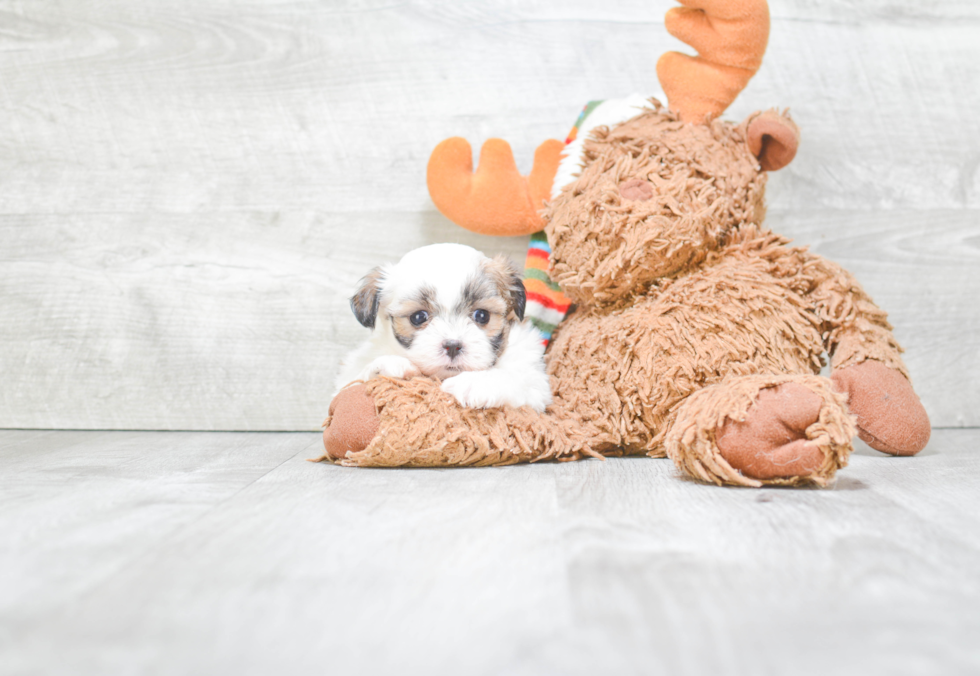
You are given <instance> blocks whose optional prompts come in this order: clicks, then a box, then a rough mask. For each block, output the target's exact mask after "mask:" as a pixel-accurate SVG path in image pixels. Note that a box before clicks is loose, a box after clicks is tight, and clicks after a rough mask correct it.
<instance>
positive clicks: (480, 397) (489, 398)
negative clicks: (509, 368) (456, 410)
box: [441, 371, 501, 408]
mask: <svg viewBox="0 0 980 676" xmlns="http://www.w3.org/2000/svg"><path fill="white" fill-rule="evenodd" d="M488 381H492V379H491V378H487V373H486V372H485V371H466V372H464V373H460V374H459V375H456V376H453V377H452V378H448V379H446V380H444V381H443V382H442V386H441V387H442V391H443V392H448V393H449V394H451V395H453V396H454V397H456V401H458V402H459V403H460V404H461V405H463V406H466V407H468V408H491V407H493V406H500V405H501V403H500V402H498V401H497V397H496V393H495V392H494V391H493V390H495V389H496V388H495V387H493V383H492V382H488Z"/></svg>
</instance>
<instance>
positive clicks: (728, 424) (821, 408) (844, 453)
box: [665, 374, 854, 487]
mask: <svg viewBox="0 0 980 676" xmlns="http://www.w3.org/2000/svg"><path fill="white" fill-rule="evenodd" d="M853 436H854V421H853V417H852V416H851V415H850V414H849V413H848V410H847V405H846V397H845V396H844V395H842V394H840V393H838V392H835V391H834V389H833V387H832V385H831V382H830V381H829V380H828V379H827V378H822V377H820V376H812V375H805V374H801V375H773V376H767V375H751V376H733V377H730V378H728V379H726V380H724V381H722V382H720V383H716V384H714V385H710V386H708V387H706V388H704V389H702V390H699V391H697V392H695V393H694V394H692V395H691V396H690V397H688V398H687V399H686V400H685V401H684V402H683V403H682V404H681V405H680V406H679V407H678V410H677V414H676V417H675V418H674V420H673V422H672V424H671V427H670V430H669V431H668V433H667V436H666V439H665V446H666V449H667V455H668V456H669V457H670V458H671V459H673V461H674V463H675V464H676V465H677V466H678V468H680V469H681V470H683V471H684V472H686V473H688V474H690V475H691V476H693V477H694V478H697V479H700V480H702V481H708V482H712V483H716V484H718V485H722V484H729V485H735V486H754V487H758V486H762V485H766V484H775V485H800V484H807V483H811V484H816V485H818V486H825V485H827V483H829V481H830V480H831V479H832V478H833V477H834V475H835V473H836V472H837V470H838V469H840V468H841V467H844V466H845V465H846V464H847V458H848V456H849V455H850V453H851V449H852V446H851V438H852V437H853Z"/></svg>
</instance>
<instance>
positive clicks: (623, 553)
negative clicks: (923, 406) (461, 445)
mask: <svg viewBox="0 0 980 676" xmlns="http://www.w3.org/2000/svg"><path fill="white" fill-rule="evenodd" d="M319 450H320V439H319V435H317V434H307V433H266V434H262V433H213V432H211V433H208V432H188V433H178V432H44V431H17V430H9V431H0V465H2V466H3V468H4V471H3V473H2V475H0V673H2V674H4V675H6V674H35V673H38V674H40V673H64V674H73V675H82V674H181V675H185V674H273V673H277V674H307V673H310V674H314V673H315V674H331V675H335V674H375V673H379V674H453V675H457V674H458V675H462V674H466V675H470V674H640V673H663V674H701V673H704V674H712V675H716V674H791V673H794V674H795V673H798V674H828V673H833V674H861V675H862V676H868V675H869V674H970V673H973V674H976V673H978V672H980V641H978V639H977V637H978V636H980V610H978V608H980V472H978V470H980V430H977V429H965V430H964V429H960V430H937V431H936V432H935V434H934V437H933V440H932V442H931V443H930V445H929V447H928V448H927V449H926V450H925V451H924V452H923V453H922V454H921V455H920V456H919V457H917V458H889V457H885V456H883V455H880V454H878V453H875V452H874V451H871V450H869V449H868V448H867V447H864V446H862V447H861V448H859V449H858V451H857V452H856V453H855V455H854V456H853V457H852V461H851V465H850V466H849V467H848V468H846V469H845V470H844V471H843V472H842V473H841V475H840V478H839V480H838V482H837V484H836V486H835V487H834V488H832V489H827V490H778V489H767V490H739V489H719V488H714V487H711V486H703V485H699V484H694V483H691V482H689V481H685V480H683V479H681V478H680V477H679V476H678V475H677V473H676V472H675V471H674V469H673V467H672V466H671V464H670V463H669V462H668V461H665V460H650V459H645V458H639V459H623V460H608V461H605V462H600V461H594V460H593V461H586V462H577V463H566V464H542V465H533V466H519V467H509V468H503V469H462V470H364V469H349V468H341V467H334V466H330V465H324V464H312V463H308V462H305V459H306V458H309V457H313V456H315V455H317V454H318V453H319Z"/></svg>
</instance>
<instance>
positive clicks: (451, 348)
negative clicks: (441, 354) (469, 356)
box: [442, 340, 463, 359]
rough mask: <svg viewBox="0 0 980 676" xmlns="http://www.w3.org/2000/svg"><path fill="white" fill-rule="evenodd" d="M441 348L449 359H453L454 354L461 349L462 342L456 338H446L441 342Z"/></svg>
mask: <svg viewBox="0 0 980 676" xmlns="http://www.w3.org/2000/svg"><path fill="white" fill-rule="evenodd" d="M442 348H443V349H444V350H445V351H446V354H448V355H449V358H450V359H455V358H456V355H457V354H459V353H460V352H462V351H463V344H462V343H461V342H459V341H458V340H447V341H446V342H444V343H443V344H442Z"/></svg>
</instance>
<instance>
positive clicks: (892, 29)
mask: <svg viewBox="0 0 980 676" xmlns="http://www.w3.org/2000/svg"><path fill="white" fill-rule="evenodd" d="M771 4H772V14H773V28H772V37H771V40H770V46H769V51H768V54H767V58H766V61H765V64H764V66H763V68H762V70H761V71H760V73H759V74H758V75H757V76H756V78H755V79H754V80H753V81H752V83H751V84H750V85H749V87H748V88H747V90H746V91H745V92H743V94H742V96H741V97H740V98H739V100H738V101H737V102H736V103H735V105H733V106H732V108H731V109H730V111H729V116H730V117H731V118H733V119H740V118H742V117H743V116H745V115H746V114H748V113H749V112H751V111H752V110H755V109H759V108H764V107H770V106H780V107H786V106H788V107H790V108H791V109H792V113H793V115H794V117H795V118H796V119H797V120H798V122H799V123H800V124H801V126H802V129H803V145H802V148H801V150H800V154H799V156H798V158H797V160H796V161H795V162H794V163H793V165H791V167H789V168H788V169H787V170H784V171H783V172H780V173H777V174H775V175H774V176H773V177H772V180H771V182H770V186H771V188H770V193H769V197H770V205H771V210H770V224H771V225H772V227H773V228H774V229H776V230H777V231H780V232H783V233H784V234H787V235H789V236H791V237H794V238H795V239H796V240H797V241H798V242H803V243H809V244H811V245H813V246H814V248H816V249H817V250H818V251H820V252H821V253H824V254H826V255H827V256H829V257H831V258H834V259H835V260H837V261H839V262H841V263H843V264H844V265H846V266H847V267H848V268H850V269H851V270H852V271H854V272H855V273H856V274H857V275H858V277H859V279H860V280H861V281H862V282H863V284H864V285H865V286H866V287H867V288H868V290H869V291H870V292H871V293H872V295H873V296H874V297H875V298H876V300H878V302H879V303H880V304H881V305H882V306H883V307H885V308H886V309H887V310H888V311H889V312H890V313H891V316H892V318H893V320H894V323H895V325H896V333H897V335H898V337H899V340H900V341H901V342H902V343H903V344H904V345H905V346H906V348H907V350H908V354H907V361H908V363H909V366H910V368H911V370H912V374H913V377H914V380H915V382H916V385H917V388H918V390H919V392H920V394H921V395H922V397H923V399H924V401H925V404H926V407H927V408H928V410H929V413H930V415H931V416H932V419H933V422H934V423H935V424H936V425H937V426H953V427H956V426H977V425H980V300H978V298H980V115H978V114H977V111H978V110H980V3H976V2H970V1H968V0H959V1H958V2H957V1H953V2H943V3H935V2H930V3H923V2H917V1H915V0H874V1H872V2H868V1H866V0H836V1H833V2H823V1H821V2H817V1H816V0H787V1H780V0H773V2H772V3H771ZM670 6H671V3H670V2H668V1H667V0H656V1H653V2H651V1H650V0H644V1H642V2H641V1H639V0H636V1H627V2H617V3H598V2H585V1H584V0H574V1H569V0H541V1H538V2H514V1H511V2H484V1H479V2H460V1H459V0H442V1H430V2H410V3H395V4H392V3H389V2H382V1H380V0H363V1H333V0H326V1H320V2H311V1H301V0H270V1H268V2H245V1H241V0H187V1H177V0H173V1H169V2H149V1H147V2H134V1H131V0H72V1H71V2H58V1H56V0H30V1H26V0H25V1H17V0H5V1H2V2H0V374H2V384H3V386H2V387H0V427H26V428H81V429H90V428H105V429H195V430H208V429H221V430H302V429H315V428H316V427H317V426H318V425H319V423H320V421H321V420H322V418H323V415H324V413H325V411H326V406H327V402H328V399H329V394H330V392H329V387H330V383H331V381H332V378H333V375H334V372H335V368H336V365H337V361H338V359H339V358H340V357H341V355H343V354H344V353H345V352H346V351H347V350H349V349H350V348H351V347H352V346H353V345H354V344H355V343H356V342H357V341H358V340H360V339H361V337H362V331H363V329H361V328H360V327H359V326H358V325H357V324H356V322H355V321H354V320H353V317H352V316H351V315H350V312H349V310H348V308H347V300H346V299H347V297H348V296H349V295H350V293H351V290H352V286H353V284H354V282H355V281H356V279H357V278H358V277H360V276H361V275H362V274H363V273H364V272H365V271H366V270H367V269H368V268H370V267H372V266H373V265H375V264H378V263H381V262H385V261H390V260H394V259H396V258H397V257H398V256H400V255H401V254H402V253H403V252H405V251H407V250H409V249H411V248H413V247H416V246H420V245H423V244H426V243H430V242H436V241H444V240H455V241H462V242H466V243H469V244H472V245H474V246H477V247H479V248H483V249H485V250H487V251H506V252H508V253H510V254H512V255H513V256H514V257H515V258H518V259H520V258H522V251H523V248H524V242H523V241H522V240H520V239H513V240H502V239H491V238H485V237H479V236H476V235H472V234H469V233H467V232H464V231H462V230H460V229H458V228H456V227H455V226H453V225H451V224H450V223H449V222H448V221H446V220H445V219H444V218H443V217H442V216H441V215H439V214H438V213H437V212H436V211H435V209H434V207H433V206H432V204H431V203H430V201H429V199H428V196H427V193H426V190H425V181H424V175H425V163H426V160H427V158H428V154H429V151H430V150H431V148H432V147H433V146H434V145H435V144H436V143H437V142H438V141H440V140H441V139H442V138H445V137H447V136H452V135H462V136H465V137H467V138H468V139H470V141H471V142H472V143H473V144H474V145H476V146H478V145H479V144H480V143H481V142H482V141H483V140H485V139H486V138H488V137H490V136H502V137H505V138H507V139H508V140H509V141H510V142H511V143H512V145H513V146H514V149H515V153H516V155H517V158H518V162H519V164H520V165H521V166H522V168H524V169H525V170H527V169H528V163H529V161H530V158H531V155H532V153H533V149H534V147H535V146H536V144H537V143H539V142H540V141H542V140H543V139H545V138H549V137H554V138H562V137H563V136H564V134H565V133H566V132H567V130H568V128H569V126H570V125H571V123H572V122H573V121H574V118H575V116H576V115H577V113H578V111H579V109H580V108H581V106H582V105H583V104H584V103H585V102H586V101H588V100H590V99H596V98H609V97H615V96H622V95H625V94H628V93H631V92H634V91H637V92H641V93H644V92H652V91H654V90H656V89H657V88H658V86H657V83H656V76H655V72H654V64H655V61H656V59H657V57H658V56H659V54H661V53H662V52H663V51H665V50H667V49H674V48H681V47H682V46H681V45H680V43H678V42H677V41H676V40H674V39H672V38H670V37H669V36H668V35H667V34H666V32H665V31H664V28H663V21H662V17H663V14H664V12H665V11H666V10H667V9H668V8H669V7H670Z"/></svg>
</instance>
